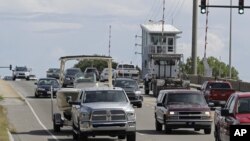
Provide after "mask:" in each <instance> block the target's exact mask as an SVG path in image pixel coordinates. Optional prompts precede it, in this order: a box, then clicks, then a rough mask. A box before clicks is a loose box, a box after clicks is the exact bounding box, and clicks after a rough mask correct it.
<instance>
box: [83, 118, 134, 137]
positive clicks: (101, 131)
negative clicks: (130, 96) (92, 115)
mask: <svg viewBox="0 0 250 141" xmlns="http://www.w3.org/2000/svg"><path fill="white" fill-rule="evenodd" d="M85 126H86V128H83V126H82V125H81V128H80V130H81V131H80V134H84V135H92V136H94V135H110V136H117V135H127V134H129V133H134V132H135V131H136V123H135V121H131V122H112V123H109V122H106V123H105V122H102V123H89V122H86V124H85Z"/></svg>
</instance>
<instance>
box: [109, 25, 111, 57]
mask: <svg viewBox="0 0 250 141" xmlns="http://www.w3.org/2000/svg"><path fill="white" fill-rule="evenodd" d="M110 47H111V25H110V26H109V56H110Z"/></svg>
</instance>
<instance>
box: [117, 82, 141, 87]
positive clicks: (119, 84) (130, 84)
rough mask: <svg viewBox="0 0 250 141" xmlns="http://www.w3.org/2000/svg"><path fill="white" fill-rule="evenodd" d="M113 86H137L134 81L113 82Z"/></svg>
mask: <svg viewBox="0 0 250 141" xmlns="http://www.w3.org/2000/svg"><path fill="white" fill-rule="evenodd" d="M114 86H115V87H121V88H138V84H137V82H136V81H134V80H115V85H114Z"/></svg>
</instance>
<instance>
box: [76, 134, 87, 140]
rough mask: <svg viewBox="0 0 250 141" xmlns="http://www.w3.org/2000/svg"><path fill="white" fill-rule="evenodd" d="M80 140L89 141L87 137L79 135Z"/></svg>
mask: <svg viewBox="0 0 250 141" xmlns="http://www.w3.org/2000/svg"><path fill="white" fill-rule="evenodd" d="M78 140H79V141H80V140H81V141H87V140H88V136H87V135H79V138H78Z"/></svg>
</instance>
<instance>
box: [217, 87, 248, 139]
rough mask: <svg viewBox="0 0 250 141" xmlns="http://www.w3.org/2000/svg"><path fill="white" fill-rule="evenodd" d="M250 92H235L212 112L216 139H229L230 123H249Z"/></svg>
mask: <svg viewBox="0 0 250 141" xmlns="http://www.w3.org/2000/svg"><path fill="white" fill-rule="evenodd" d="M249 117H250V92H244V93H241V92H236V93H234V94H232V95H231V96H230V98H229V99H228V100H227V103H226V105H225V107H224V108H216V110H215V112H214V129H215V130H214V137H215V140H216V141H229V139H230V134H229V133H230V125H248V126H249V125H250V118H249Z"/></svg>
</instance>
